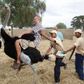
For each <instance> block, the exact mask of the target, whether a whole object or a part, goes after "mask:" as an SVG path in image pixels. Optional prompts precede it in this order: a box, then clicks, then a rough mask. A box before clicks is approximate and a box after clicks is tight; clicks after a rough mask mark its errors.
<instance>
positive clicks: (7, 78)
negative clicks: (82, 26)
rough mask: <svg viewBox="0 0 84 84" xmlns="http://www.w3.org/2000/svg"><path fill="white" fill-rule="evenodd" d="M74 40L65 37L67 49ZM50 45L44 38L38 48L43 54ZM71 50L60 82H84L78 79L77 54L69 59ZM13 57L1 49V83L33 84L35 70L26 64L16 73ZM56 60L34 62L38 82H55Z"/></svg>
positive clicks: (44, 83)
mask: <svg viewBox="0 0 84 84" xmlns="http://www.w3.org/2000/svg"><path fill="white" fill-rule="evenodd" d="M73 43H74V41H73V40H67V39H65V40H64V42H63V45H64V48H65V50H66V49H68V48H70V47H71V46H72V45H73ZM48 47H49V41H48V40H42V41H41V43H40V45H39V47H38V49H39V50H40V51H41V53H42V54H44V53H45V52H46V50H47V49H48ZM70 54H71V52H69V53H67V56H66V57H65V58H64V59H63V61H64V62H67V69H66V70H65V69H64V67H61V75H60V84H84V81H81V80H79V79H78V75H77V73H76V72H75V66H74V61H75V56H74V55H73V57H72V59H71V60H69V56H70ZM13 61H14V60H13V59H11V58H9V57H8V56H7V55H5V53H4V52H3V49H0V84H33V71H32V69H31V68H30V67H29V66H28V65H27V66H24V67H23V68H22V69H21V71H20V72H19V73H18V74H17V75H16V73H17V70H14V69H12V68H11V65H12V64H13ZM54 65H55V64H54V62H52V61H48V60H44V61H43V62H39V63H37V64H34V66H35V67H36V68H37V84H54Z"/></svg>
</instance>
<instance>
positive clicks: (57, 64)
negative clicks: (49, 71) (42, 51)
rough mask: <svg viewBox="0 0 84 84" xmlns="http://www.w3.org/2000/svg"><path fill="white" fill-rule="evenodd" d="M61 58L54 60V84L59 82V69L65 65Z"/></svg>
mask: <svg viewBox="0 0 84 84" xmlns="http://www.w3.org/2000/svg"><path fill="white" fill-rule="evenodd" d="M62 59H63V58H56V61H55V67H54V79H55V82H56V83H57V82H60V73H61V72H60V67H61V66H65V63H63V62H62Z"/></svg>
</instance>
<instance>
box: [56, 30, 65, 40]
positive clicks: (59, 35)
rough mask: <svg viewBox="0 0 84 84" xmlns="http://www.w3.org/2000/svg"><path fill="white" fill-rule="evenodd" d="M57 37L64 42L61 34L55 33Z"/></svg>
mask: <svg viewBox="0 0 84 84" xmlns="http://www.w3.org/2000/svg"><path fill="white" fill-rule="evenodd" d="M57 37H59V38H60V39H61V41H63V40H64V38H63V35H62V33H61V32H59V31H58V32H57Z"/></svg>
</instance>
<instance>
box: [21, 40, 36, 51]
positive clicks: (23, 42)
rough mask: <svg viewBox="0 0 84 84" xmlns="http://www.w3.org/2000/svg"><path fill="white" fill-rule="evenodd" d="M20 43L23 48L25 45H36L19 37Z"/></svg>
mask: <svg viewBox="0 0 84 84" xmlns="http://www.w3.org/2000/svg"><path fill="white" fill-rule="evenodd" d="M20 45H21V47H22V48H23V49H26V48H27V47H36V46H35V43H34V42H33V41H29V40H25V39H20Z"/></svg>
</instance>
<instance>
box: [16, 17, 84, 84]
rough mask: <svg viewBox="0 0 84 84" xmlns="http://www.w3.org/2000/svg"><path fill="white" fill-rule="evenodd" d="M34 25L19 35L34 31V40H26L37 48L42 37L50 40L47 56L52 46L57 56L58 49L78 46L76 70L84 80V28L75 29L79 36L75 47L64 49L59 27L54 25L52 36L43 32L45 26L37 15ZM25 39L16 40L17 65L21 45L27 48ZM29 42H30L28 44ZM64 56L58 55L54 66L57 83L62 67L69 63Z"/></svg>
mask: <svg viewBox="0 0 84 84" xmlns="http://www.w3.org/2000/svg"><path fill="white" fill-rule="evenodd" d="M33 22H34V26H33V27H32V28H31V29H28V30H27V31H26V32H24V33H22V34H20V35H18V37H21V36H22V35H24V34H29V33H34V36H35V40H34V42H31V41H29V42H26V45H28V46H30V47H34V48H37V47H38V45H39V44H40V41H41V39H42V36H43V37H45V38H46V39H48V40H50V41H51V42H50V47H49V49H48V50H47V51H46V53H45V56H46V55H48V54H49V52H50V51H51V49H52V48H54V50H55V52H54V53H53V54H54V55H55V56H56V53H57V52H58V51H63V52H64V53H67V52H69V51H71V50H73V49H74V48H76V59H75V69H76V72H77V73H78V75H79V79H81V80H84V74H83V59H84V40H83V38H82V37H81V34H82V30H80V29H78V30H76V31H75V36H76V37H77V40H76V42H75V43H74V45H73V47H72V48H70V49H68V50H66V51H65V50H64V48H63V44H62V41H63V40H64V39H63V35H62V33H61V32H59V31H58V30H57V27H54V28H53V30H52V31H50V32H49V33H50V35H51V37H48V36H47V35H46V34H45V33H44V32H43V27H42V25H41V18H40V17H39V16H35V17H34V19H33ZM24 41H25V40H23V39H21V40H16V42H15V47H16V51H17V64H16V67H17V68H18V66H19V65H20V53H21V47H22V48H23V49H25V48H27V47H28V46H25V44H24ZM27 43H28V44H27ZM62 60H63V57H59V56H56V61H55V68H54V79H55V84H59V83H60V67H61V66H64V68H66V65H67V63H63V62H62Z"/></svg>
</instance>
